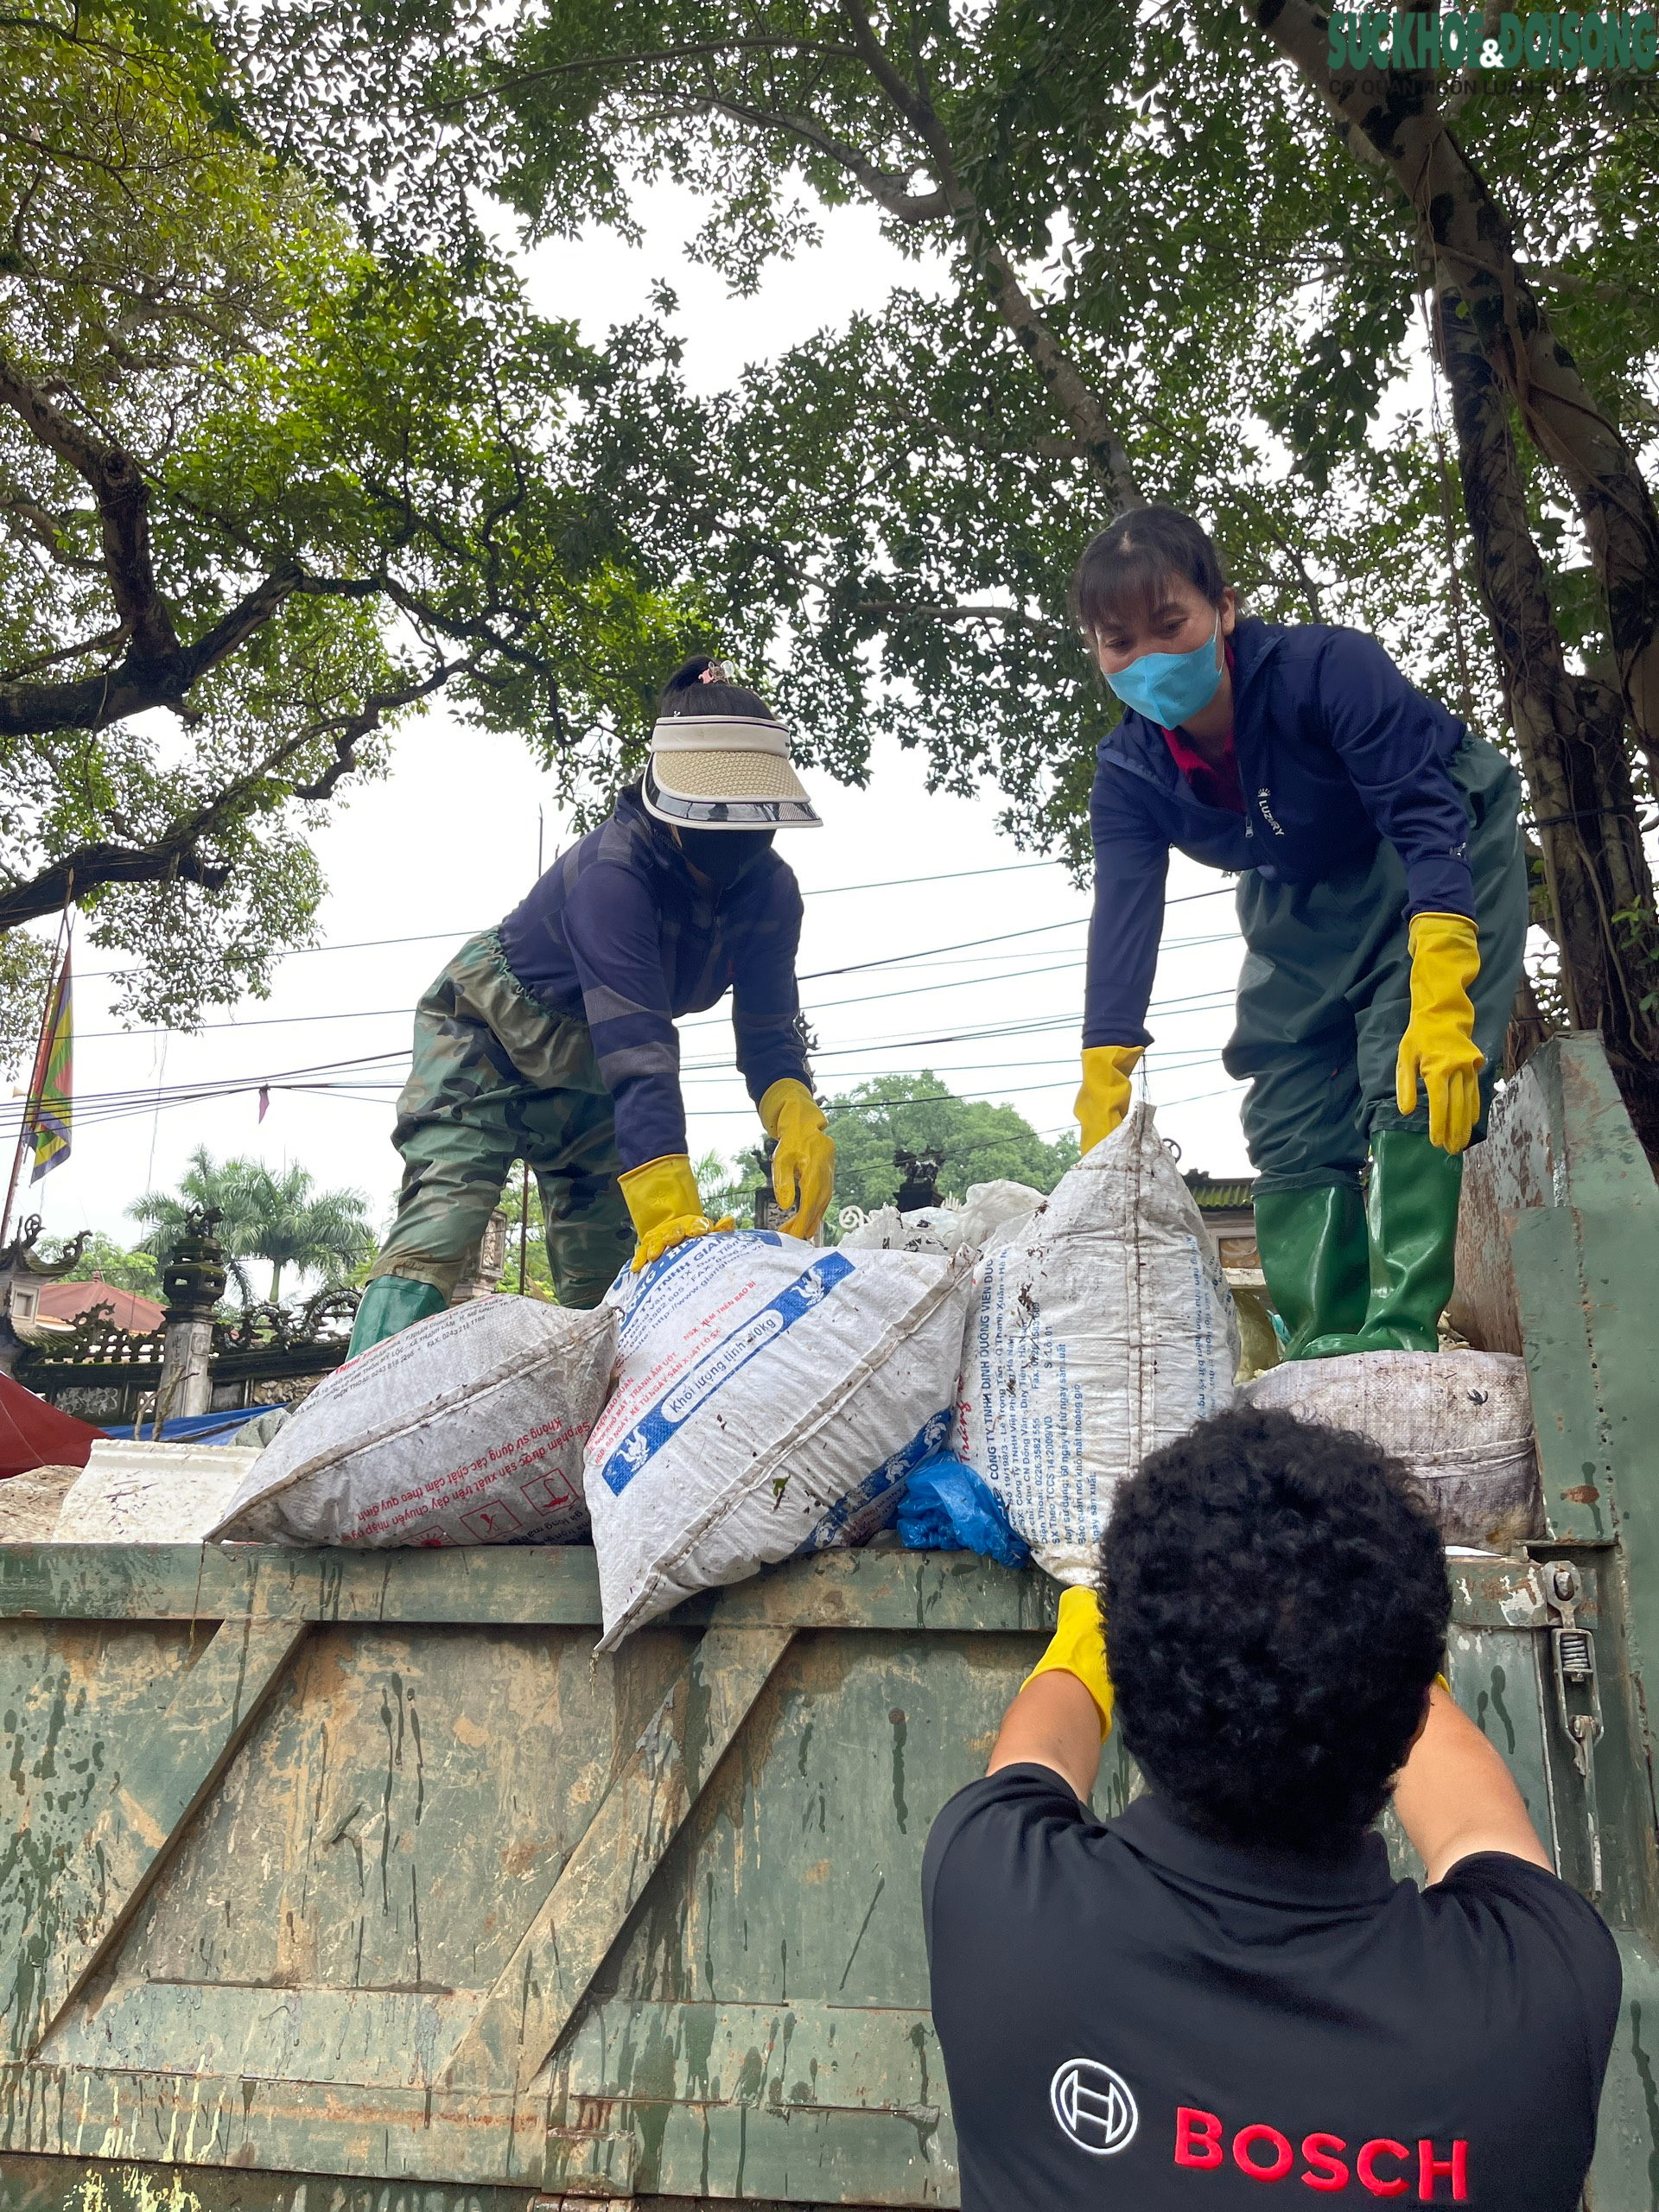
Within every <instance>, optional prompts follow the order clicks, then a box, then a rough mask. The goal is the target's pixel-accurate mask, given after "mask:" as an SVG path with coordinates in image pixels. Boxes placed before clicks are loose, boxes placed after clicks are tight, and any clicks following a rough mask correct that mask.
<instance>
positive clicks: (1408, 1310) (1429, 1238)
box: [1302, 1129, 1463, 1359]
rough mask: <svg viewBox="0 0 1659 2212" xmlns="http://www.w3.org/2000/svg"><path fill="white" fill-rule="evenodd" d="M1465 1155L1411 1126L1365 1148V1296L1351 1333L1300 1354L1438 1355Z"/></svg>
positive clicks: (1454, 1250) (1329, 1338) (1384, 1134)
mask: <svg viewBox="0 0 1659 2212" xmlns="http://www.w3.org/2000/svg"><path fill="white" fill-rule="evenodd" d="M1462 1190H1463V1154H1461V1153H1456V1152H1442V1151H1441V1150H1440V1147H1439V1146H1438V1145H1433V1144H1431V1143H1430V1142H1429V1141H1428V1139H1427V1137H1426V1136H1425V1135H1422V1133H1421V1131H1420V1130H1417V1129H1383V1130H1382V1131H1380V1132H1379V1133H1378V1135H1376V1137H1375V1138H1374V1139H1373V1140H1372V1143H1371V1192H1370V1208H1369V1211H1370V1240H1371V1298H1370V1305H1369V1306H1367V1307H1366V1309H1365V1319H1364V1321H1363V1325H1361V1327H1360V1328H1359V1329H1358V1331H1357V1332H1356V1333H1355V1334H1353V1335H1347V1334H1345V1333H1344V1334H1333V1335H1330V1336H1325V1337H1320V1338H1316V1339H1315V1340H1314V1341H1313V1343H1312V1344H1309V1345H1308V1347H1307V1350H1306V1352H1305V1353H1304V1354H1303V1355H1302V1356H1303V1357H1304V1358H1306V1359H1332V1358H1335V1357H1338V1355H1339V1354H1341V1353H1343V1352H1350V1351H1439V1349H1440V1330H1439V1328H1438V1327H1437V1323H1438V1322H1439V1320H1440V1316H1441V1314H1442V1313H1445V1311H1446V1306H1447V1305H1448V1303H1449V1302H1450V1300H1451V1297H1452V1281H1453V1276H1454V1272H1455V1268H1456V1264H1457V1250H1458V1199H1459V1196H1460V1194H1461V1192H1462Z"/></svg>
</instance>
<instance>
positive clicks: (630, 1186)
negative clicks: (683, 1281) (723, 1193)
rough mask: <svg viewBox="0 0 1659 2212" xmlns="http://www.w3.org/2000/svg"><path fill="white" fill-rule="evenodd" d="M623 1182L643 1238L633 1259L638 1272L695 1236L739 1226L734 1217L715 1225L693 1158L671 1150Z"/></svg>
mask: <svg viewBox="0 0 1659 2212" xmlns="http://www.w3.org/2000/svg"><path fill="white" fill-rule="evenodd" d="M617 1180H618V1182H619V1183H620V1185H622V1196H623V1197H624V1198H625V1199H626V1201H627V1207H628V1214H629V1217H630V1218H631V1219H632V1223H633V1225H634V1227H635V1229H636V1230H638V1231H639V1244H638V1246H637V1247H636V1249H635V1251H634V1255H633V1272H634V1274H639V1270H640V1268H648V1267H649V1266H650V1265H651V1263H652V1261H653V1260H660V1259H661V1258H662V1256H663V1255H664V1252H669V1251H671V1250H672V1249H673V1248H674V1247H675V1245H677V1244H683V1243H686V1242H687V1241H688V1240H689V1239H690V1238H691V1237H693V1236H709V1234H710V1233H711V1232H712V1231H713V1230H717V1229H733V1228H735V1227H736V1224H735V1223H734V1221H733V1220H732V1218H731V1217H730V1215H729V1214H728V1216H727V1217H726V1218H725V1220H723V1221H710V1220H709V1217H708V1215H707V1214H705V1213H704V1211H703V1210H702V1194H701V1192H699V1191H698V1189H697V1179H696V1176H695V1175H694V1174H693V1173H691V1162H690V1158H689V1157H688V1156H687V1154H684V1153H683V1152H665V1153H664V1154H663V1156H662V1158H661V1159H660V1160H647V1161H646V1162H645V1166H643V1167H631V1168H630V1169H629V1170H628V1172H627V1173H626V1175H619V1176H618V1178H617Z"/></svg>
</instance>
